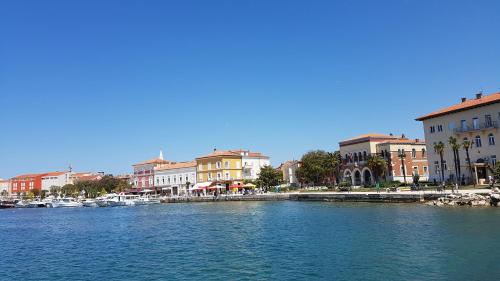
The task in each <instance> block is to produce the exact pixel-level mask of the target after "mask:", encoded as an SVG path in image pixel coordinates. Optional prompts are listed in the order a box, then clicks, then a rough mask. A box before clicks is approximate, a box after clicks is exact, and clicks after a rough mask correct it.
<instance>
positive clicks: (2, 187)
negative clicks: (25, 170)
mask: <svg viewBox="0 0 500 281" xmlns="http://www.w3.org/2000/svg"><path fill="white" fill-rule="evenodd" d="M9 182H10V181H9V180H4V179H2V178H0V194H2V193H5V192H9Z"/></svg>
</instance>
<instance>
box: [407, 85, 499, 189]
mask: <svg viewBox="0 0 500 281" xmlns="http://www.w3.org/2000/svg"><path fill="white" fill-rule="evenodd" d="M416 120H417V121H422V122H423V126H424V131H425V138H426V140H427V150H428V151H429V155H428V158H429V164H430V179H431V180H435V181H437V182H441V181H446V180H455V179H456V177H457V175H456V172H455V167H454V159H453V151H452V149H451V147H450V145H449V143H448V140H449V138H450V137H454V138H456V139H457V140H458V142H459V143H463V141H464V140H468V141H470V142H471V143H472V145H471V147H470V148H469V149H468V152H469V157H470V166H471V168H472V169H469V165H468V161H467V153H466V150H465V149H464V148H463V147H462V149H460V150H459V159H460V165H459V166H460V170H461V175H460V177H461V181H462V183H469V182H472V181H474V182H475V183H478V184H486V183H488V178H489V177H490V176H492V172H493V168H494V167H495V165H496V162H497V156H498V155H499V154H500V149H499V146H498V144H497V143H496V142H497V140H498V137H499V129H498V122H499V121H500V93H495V94H491V95H485V96H483V95H482V93H479V94H477V95H476V97H475V98H474V99H467V98H462V100H461V102H460V103H458V104H455V105H452V106H449V107H446V108H443V109H440V110H437V111H435V112H432V113H430V114H427V115H424V116H421V117H419V118H417V119H416ZM439 142H442V143H443V144H444V147H445V148H444V153H443V156H444V157H443V160H444V161H443V163H442V164H443V165H441V163H440V156H439V154H438V153H436V152H435V150H434V144H436V143H439ZM441 166H444V179H442V178H441V177H442V175H441Z"/></svg>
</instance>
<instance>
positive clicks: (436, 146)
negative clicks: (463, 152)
mask: <svg viewBox="0 0 500 281" xmlns="http://www.w3.org/2000/svg"><path fill="white" fill-rule="evenodd" d="M434 150H435V151H436V153H439V159H440V160H441V182H444V163H443V153H444V143H443V142H438V143H434Z"/></svg>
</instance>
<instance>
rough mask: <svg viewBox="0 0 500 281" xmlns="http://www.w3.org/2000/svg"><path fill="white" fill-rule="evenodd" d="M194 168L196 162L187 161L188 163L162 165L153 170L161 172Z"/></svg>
mask: <svg viewBox="0 0 500 281" xmlns="http://www.w3.org/2000/svg"><path fill="white" fill-rule="evenodd" d="M193 167H196V161H189V162H172V163H170V164H164V165H160V166H158V167H156V168H154V169H155V170H156V171H163V170H172V169H181V168H193Z"/></svg>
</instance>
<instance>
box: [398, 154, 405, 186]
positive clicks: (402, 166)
mask: <svg viewBox="0 0 500 281" xmlns="http://www.w3.org/2000/svg"><path fill="white" fill-rule="evenodd" d="M398 156H399V159H400V160H401V169H402V170H401V172H402V173H403V180H404V185H406V165H405V158H406V152H405V150H404V149H401V151H399V154H398Z"/></svg>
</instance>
